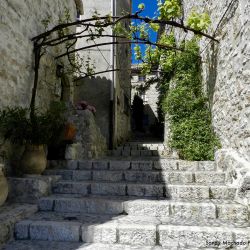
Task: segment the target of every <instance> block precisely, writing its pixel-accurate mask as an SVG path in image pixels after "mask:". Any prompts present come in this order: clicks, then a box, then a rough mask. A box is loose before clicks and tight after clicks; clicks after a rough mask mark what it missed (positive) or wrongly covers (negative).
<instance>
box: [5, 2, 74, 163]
mask: <svg viewBox="0 0 250 250" xmlns="http://www.w3.org/2000/svg"><path fill="white" fill-rule="evenodd" d="M65 9H68V10H69V12H70V15H71V19H72V20H76V3H75V1H74V0H53V1H52V0H43V1H41V0H38V1H33V0H25V1H19V0H4V1H0V15H1V16H0V34H1V35H0V36H1V43H0V55H1V60H0V93H1V97H0V109H3V108H5V107H6V106H23V107H28V106H29V104H30V99H31V91H32V87H33V81H34V53H33V42H32V41H31V39H32V38H33V37H34V36H37V35H39V34H40V33H43V32H44V31H45V27H44V25H43V24H42V21H43V20H45V19H47V18H48V17H49V16H50V17H51V19H50V20H51V21H50V23H49V26H48V29H50V28H52V27H53V26H55V25H57V24H58V23H59V18H60V17H63V16H64V15H65ZM58 49H59V48H53V49H49V48H48V51H47V53H46V55H44V56H43V57H42V59H41V65H40V71H39V84H38V91H37V107H39V108H40V109H45V108H46V107H48V105H49V102H50V101H51V100H52V99H59V98H60V95H61V79H60V78H58V77H57V76H56V62H55V60H54V55H55V54H57V53H58ZM64 62H65V60H63V61H62V63H64ZM0 144H2V142H0ZM11 151H12V149H10V147H7V146H6V144H5V145H4V147H3V146H2V145H0V156H2V155H3V154H5V153H7V157H9V156H10V152H11ZM2 152H3V153H2ZM14 155H15V157H17V155H18V154H16V153H14ZM7 165H8V164H7Z"/></svg>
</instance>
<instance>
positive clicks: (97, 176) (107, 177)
mask: <svg viewBox="0 0 250 250" xmlns="http://www.w3.org/2000/svg"><path fill="white" fill-rule="evenodd" d="M93 180H94V181H111V182H119V181H122V180H123V172H121V171H103V170H102V171H93Z"/></svg>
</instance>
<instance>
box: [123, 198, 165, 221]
mask: <svg viewBox="0 0 250 250" xmlns="http://www.w3.org/2000/svg"><path fill="white" fill-rule="evenodd" d="M169 209H170V205H169V202H167V201H153V200H135V201H125V202H124V211H125V212H126V213H127V214H129V215H139V216H155V217H169Z"/></svg>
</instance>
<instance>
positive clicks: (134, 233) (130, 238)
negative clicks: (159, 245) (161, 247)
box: [118, 224, 156, 246]
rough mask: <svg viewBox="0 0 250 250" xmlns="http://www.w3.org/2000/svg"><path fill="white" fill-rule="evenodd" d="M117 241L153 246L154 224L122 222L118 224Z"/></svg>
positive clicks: (154, 239)
mask: <svg viewBox="0 0 250 250" xmlns="http://www.w3.org/2000/svg"><path fill="white" fill-rule="evenodd" d="M118 235H119V243H121V244H129V245H141V246H154V245H155V244H156V226H155V225H137V224H134V225H133V224H123V225H119V226H118Z"/></svg>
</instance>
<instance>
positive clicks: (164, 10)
mask: <svg viewBox="0 0 250 250" xmlns="http://www.w3.org/2000/svg"><path fill="white" fill-rule="evenodd" d="M158 11H159V13H160V15H159V19H160V20H166V21H167V20H170V19H172V18H178V17H180V16H181V5H180V2H179V0H163V1H161V0H158Z"/></svg>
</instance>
